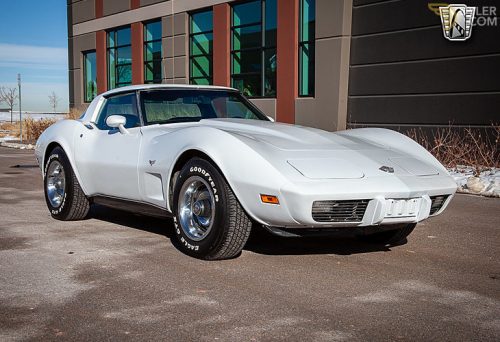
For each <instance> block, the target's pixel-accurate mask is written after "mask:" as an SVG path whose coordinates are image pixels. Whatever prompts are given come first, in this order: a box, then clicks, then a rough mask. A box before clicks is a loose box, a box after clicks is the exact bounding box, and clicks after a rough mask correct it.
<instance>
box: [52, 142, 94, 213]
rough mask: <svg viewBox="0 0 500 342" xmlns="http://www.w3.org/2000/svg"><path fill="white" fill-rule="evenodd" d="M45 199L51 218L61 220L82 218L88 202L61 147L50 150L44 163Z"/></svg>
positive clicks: (87, 209)
mask: <svg viewBox="0 0 500 342" xmlns="http://www.w3.org/2000/svg"><path fill="white" fill-rule="evenodd" d="M44 190H45V201H46V202H47V207H48V208H49V210H50V214H51V215H52V217H53V218H55V219H57V220H62V221H71V220H81V219H84V218H85V217H86V216H87V214H88V212H89V210H90V203H89V200H88V198H87V197H86V196H85V194H84V193H83V190H82V188H81V187H80V183H78V179H77V178H76V176H75V173H74V172H73V169H72V167H71V164H70V162H69V160H68V157H67V156H66V153H64V151H63V149H62V148H60V147H56V148H54V149H53V150H52V152H51V153H50V155H49V157H48V158H47V162H46V163H45V173H44Z"/></svg>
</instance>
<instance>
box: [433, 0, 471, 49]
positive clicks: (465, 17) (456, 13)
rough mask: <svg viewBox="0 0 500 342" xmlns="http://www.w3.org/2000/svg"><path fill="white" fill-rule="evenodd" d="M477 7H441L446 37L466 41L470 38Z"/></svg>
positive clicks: (453, 5) (440, 11)
mask: <svg viewBox="0 0 500 342" xmlns="http://www.w3.org/2000/svg"><path fill="white" fill-rule="evenodd" d="M475 11H476V8H475V7H469V6H466V5H455V4H452V5H449V6H446V7H439V13H440V17H441V23H442V25H443V33H444V37H445V38H446V39H448V40H451V41H464V40H467V39H469V38H470V36H471V33H472V26H473V21H474V14H475Z"/></svg>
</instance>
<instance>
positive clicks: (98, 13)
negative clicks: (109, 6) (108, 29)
mask: <svg viewBox="0 0 500 342" xmlns="http://www.w3.org/2000/svg"><path fill="white" fill-rule="evenodd" d="M103 15H104V5H103V3H102V0H95V17H96V18H102V16H103Z"/></svg>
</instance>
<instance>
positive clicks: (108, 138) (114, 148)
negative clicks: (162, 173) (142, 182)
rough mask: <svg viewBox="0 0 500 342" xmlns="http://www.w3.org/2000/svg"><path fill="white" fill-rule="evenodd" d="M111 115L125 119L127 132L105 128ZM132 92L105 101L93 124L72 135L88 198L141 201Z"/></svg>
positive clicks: (137, 131)
mask: <svg viewBox="0 0 500 342" xmlns="http://www.w3.org/2000/svg"><path fill="white" fill-rule="evenodd" d="M111 115H121V116H124V117H125V118H126V120H127V121H126V124H125V128H126V129H127V131H128V133H121V132H120V131H119V129H117V128H112V127H109V126H107V124H106V119H107V118H108V117H109V116H111ZM140 122H141V121H140V117H139V111H138V107H137V96H136V93H135V92H132V93H126V94H118V95H115V96H112V97H109V98H107V99H106V102H105V103H104V104H103V106H102V109H101V111H100V113H99V115H98V116H97V119H96V120H95V122H94V123H93V125H88V126H83V125H82V128H81V132H79V133H78V134H77V135H76V136H75V139H76V141H75V152H76V153H75V163H76V165H77V169H78V171H79V173H80V177H81V179H82V181H83V183H84V184H85V188H86V190H87V192H88V194H89V195H90V196H94V195H105V196H111V197H117V198H122V199H129V200H140V199H141V197H140V193H139V185H138V173H137V162H138V159H139V151H140V146H141V141H142V133H141V128H140V126H141V124H140Z"/></svg>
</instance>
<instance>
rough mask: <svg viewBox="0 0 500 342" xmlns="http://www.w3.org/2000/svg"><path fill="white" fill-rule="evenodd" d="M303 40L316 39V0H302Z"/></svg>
mask: <svg viewBox="0 0 500 342" xmlns="http://www.w3.org/2000/svg"><path fill="white" fill-rule="evenodd" d="M301 1H302V3H301V7H300V9H301V13H300V18H301V23H300V25H301V26H300V31H301V41H309V40H312V39H314V31H315V18H316V1H315V0H301Z"/></svg>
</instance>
